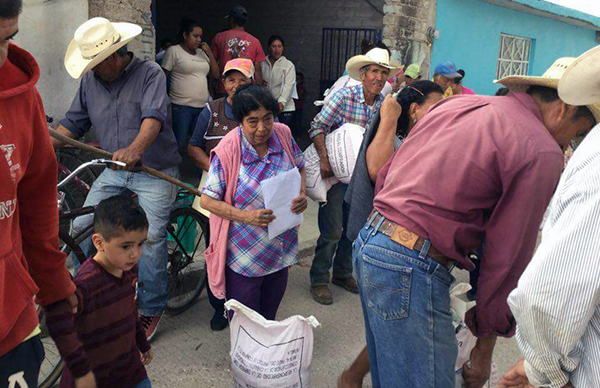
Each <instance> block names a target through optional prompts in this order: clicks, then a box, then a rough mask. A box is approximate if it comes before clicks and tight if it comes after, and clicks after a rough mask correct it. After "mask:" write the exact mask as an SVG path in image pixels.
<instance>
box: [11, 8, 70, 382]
mask: <svg viewBox="0 0 600 388" xmlns="http://www.w3.org/2000/svg"><path fill="white" fill-rule="evenodd" d="M21 7H22V0H0V151H1V152H0V153H1V154H2V155H3V157H0V182H1V184H0V388H5V387H11V388H12V387H17V386H18V387H32V388H34V387H37V379H38V374H39V369H40V365H41V362H42V360H43V359H44V351H43V346H42V344H41V341H40V338H39V337H40V335H39V334H40V330H39V328H38V323H39V322H38V316H37V313H36V308H35V304H34V297H36V302H37V303H38V304H40V305H46V304H50V303H53V302H56V301H59V300H62V299H65V298H66V299H68V300H69V302H70V303H71V305H72V306H76V299H74V298H75V297H74V295H73V292H74V290H75V286H74V285H73V283H72V282H71V279H70V277H69V273H68V272H67V269H66V266H65V256H64V255H63V254H62V253H61V252H60V251H59V250H58V205H57V193H56V177H57V165H56V158H55V156H54V151H53V148H52V144H51V142H50V137H49V135H48V127H47V125H46V115H45V113H44V107H43V105H42V100H41V98H40V95H39V93H38V91H37V90H36V88H35V84H36V82H37V81H38V79H39V77H40V70H39V68H38V65H37V63H36V62H35V60H34V59H33V57H32V56H31V55H30V54H29V53H27V52H26V51H25V50H23V49H21V48H20V47H18V46H16V45H14V44H12V43H10V41H11V39H12V38H13V37H14V36H15V35H16V34H17V31H18V21H19V13H20V11H21Z"/></svg>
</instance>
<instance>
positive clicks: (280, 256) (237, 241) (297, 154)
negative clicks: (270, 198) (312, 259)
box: [202, 127, 304, 277]
mask: <svg viewBox="0 0 600 388" xmlns="http://www.w3.org/2000/svg"><path fill="white" fill-rule="evenodd" d="M237 131H238V134H239V136H241V142H242V161H241V165H240V175H239V177H238V182H237V185H238V186H237V188H236V191H235V198H234V204H233V206H235V207H237V208H239V209H244V210H258V209H264V208H265V203H264V199H263V194H262V189H261V187H260V182H261V181H263V180H265V179H269V178H272V177H274V176H276V175H278V174H280V173H282V172H285V171H289V170H291V169H292V168H293V167H294V165H293V164H292V162H291V161H290V160H289V158H288V156H287V154H286V153H285V151H284V149H283V146H282V145H281V143H280V142H279V139H278V138H277V136H275V135H274V134H273V135H271V137H270V138H269V140H268V152H267V155H265V157H264V158H261V157H260V156H259V155H258V153H257V152H256V150H255V149H254V147H253V146H252V145H251V144H250V143H249V142H248V140H246V137H244V136H243V135H242V131H241V129H240V128H239V127H238V129H237ZM292 150H293V152H294V159H295V161H294V162H295V165H296V167H298V169H299V170H301V169H303V168H304V154H302V151H301V150H300V148H298V145H297V144H296V142H295V141H294V140H293V139H292ZM225 189H226V186H225V174H224V172H223V166H222V165H221V161H220V160H219V157H218V156H217V155H216V154H214V156H213V157H212V160H211V163H210V170H209V172H208V177H207V178H206V184H205V186H204V189H203V190H202V194H206V195H208V196H209V197H211V198H214V199H217V200H220V201H222V200H223V198H224V196H225ZM296 262H298V227H296V228H293V229H290V230H288V231H287V232H284V233H282V234H280V235H279V236H277V237H276V238H275V239H274V240H269V234H268V228H263V227H260V226H254V225H250V224H245V223H243V222H237V221H233V222H232V223H231V227H230V228H229V237H228V241H227V266H228V267H229V268H231V269H232V270H233V271H234V272H236V273H238V274H240V275H244V276H248V277H259V276H266V275H269V274H271V273H274V272H277V271H279V270H282V269H284V268H286V267H289V266H291V265H293V264H295V263H296Z"/></svg>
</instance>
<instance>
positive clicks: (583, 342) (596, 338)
mask: <svg viewBox="0 0 600 388" xmlns="http://www.w3.org/2000/svg"><path fill="white" fill-rule="evenodd" d="M558 94H559V96H560V98H561V100H563V101H564V102H565V103H568V104H571V105H589V104H593V103H597V102H599V101H600V47H596V48H595V49H592V50H590V51H588V52H587V53H585V54H583V55H582V56H581V57H579V58H578V59H577V60H575V62H573V63H572V64H571V65H570V66H569V67H568V68H567V70H566V71H565V74H564V75H563V77H562V78H561V80H560V83H559V85H558ZM599 219H600V128H599V127H596V128H595V129H593V130H592V132H590V134H589V135H588V136H587V137H586V139H585V140H584V141H583V143H581V145H580V146H579V147H578V148H577V151H576V152H575V154H574V155H573V157H572V158H571V160H570V161H569V164H568V165H567V168H566V169H565V171H564V173H563V175H562V178H561V181H560V183H559V185H558V189H557V191H556V194H555V196H554V198H553V200H552V202H551V205H550V211H549V213H548V220H547V222H546V224H545V226H544V231H543V237H542V243H541V245H540V246H539V248H538V250H537V252H536V254H535V256H534V257H533V259H532V261H531V263H530V264H529V266H528V267H527V269H526V270H525V272H524V273H523V276H521V278H520V279H519V283H518V286H517V288H516V289H515V290H514V291H513V292H512V293H511V294H510V296H509V298H508V303H509V306H510V308H511V310H512V312H513V314H514V316H515V319H516V321H517V335H516V337H517V341H518V344H519V348H520V349H521V351H522V352H523V355H524V356H525V359H524V360H521V361H520V362H519V363H517V365H516V366H515V367H514V368H513V369H512V370H510V371H509V372H508V373H507V374H506V375H505V376H504V378H503V379H502V380H501V381H500V385H499V386H500V387H522V388H529V387H551V388H560V387H575V388H592V387H593V388H597V387H600V256H599V253H598V252H600V223H599Z"/></svg>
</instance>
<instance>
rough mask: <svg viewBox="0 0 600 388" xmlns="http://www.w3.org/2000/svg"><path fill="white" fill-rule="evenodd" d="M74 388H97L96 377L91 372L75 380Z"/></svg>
mask: <svg viewBox="0 0 600 388" xmlns="http://www.w3.org/2000/svg"><path fill="white" fill-rule="evenodd" d="M75 388H97V385H96V377H95V376H94V373H93V372H89V373H88V374H87V375H85V376H82V377H80V378H78V379H75Z"/></svg>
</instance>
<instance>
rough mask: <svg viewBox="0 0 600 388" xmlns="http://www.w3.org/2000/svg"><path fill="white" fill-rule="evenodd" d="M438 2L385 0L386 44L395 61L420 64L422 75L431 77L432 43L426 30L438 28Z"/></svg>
mask: <svg viewBox="0 0 600 388" xmlns="http://www.w3.org/2000/svg"><path fill="white" fill-rule="evenodd" d="M436 6H437V0H385V6H384V12H385V16H384V18H383V24H384V27H383V38H384V42H385V43H386V44H387V45H388V46H389V47H390V49H391V50H392V56H393V58H394V59H396V60H398V61H400V63H403V64H407V65H408V64H411V63H418V64H420V65H421V74H423V75H427V74H429V68H430V65H431V64H430V62H431V43H430V42H429V41H428V40H427V29H428V28H429V27H432V26H435V16H436Z"/></svg>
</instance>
